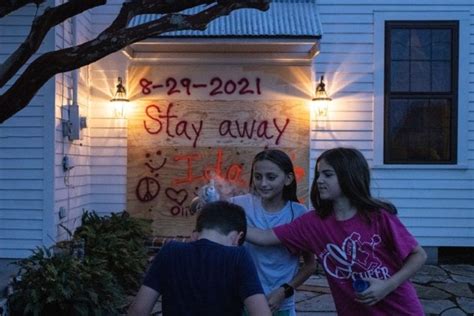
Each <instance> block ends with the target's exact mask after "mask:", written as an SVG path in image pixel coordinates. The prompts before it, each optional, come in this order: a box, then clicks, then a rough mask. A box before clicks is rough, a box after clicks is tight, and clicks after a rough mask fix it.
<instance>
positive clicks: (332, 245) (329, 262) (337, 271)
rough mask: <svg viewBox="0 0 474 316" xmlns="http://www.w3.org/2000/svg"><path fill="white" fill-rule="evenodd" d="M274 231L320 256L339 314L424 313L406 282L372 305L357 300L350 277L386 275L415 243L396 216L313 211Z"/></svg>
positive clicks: (298, 247) (289, 244)
mask: <svg viewBox="0 0 474 316" xmlns="http://www.w3.org/2000/svg"><path fill="white" fill-rule="evenodd" d="M273 231H274V232H275V235H276V236H277V237H278V239H279V240H280V241H281V242H282V243H283V244H284V245H285V246H286V247H287V248H288V249H289V250H290V251H292V252H295V251H299V250H306V251H310V252H312V253H314V254H316V255H317V256H318V259H319V262H320V263H321V264H322V266H323V268H324V270H325V271H326V276H327V278H328V283H329V287H330V288H331V293H332V295H333V297H334V301H335V304H336V309H337V313H338V315H339V316H344V315H348V316H356V315H361V316H362V315H364V316H367V315H377V316H378V315H424V312H423V307H422V306H421V303H420V301H419V300H418V297H417V295H416V291H415V288H414V287H413V285H412V284H411V282H409V281H406V282H404V283H403V284H401V285H400V286H399V287H398V288H397V289H395V290H394V291H393V292H391V293H390V294H388V295H387V296H386V297H385V298H384V299H383V300H382V301H380V302H379V303H377V304H376V305H374V306H367V305H364V304H361V303H358V302H356V301H355V292H354V290H353V288H352V281H353V279H354V278H357V277H358V276H364V277H373V278H378V279H382V280H385V279H388V278H390V277H391V276H392V275H393V274H395V273H396V272H397V271H398V270H400V268H401V267H402V265H403V261H404V260H405V259H406V258H407V256H408V255H409V254H410V253H411V252H412V250H413V249H414V248H415V247H416V246H417V245H418V243H417V242H416V240H415V239H414V238H413V236H412V235H411V234H410V233H409V232H408V230H407V229H406V228H405V226H404V225H403V224H402V223H401V222H400V220H399V219H398V217H397V216H396V215H392V214H389V213H388V212H386V211H381V212H377V213H373V214H372V215H371V223H370V224H369V223H368V222H367V221H366V220H364V219H363V218H362V216H361V215H359V214H356V215H355V216H354V217H352V218H350V219H348V220H344V221H338V220H336V218H335V216H334V215H333V214H332V215H330V216H328V217H327V218H325V219H321V217H319V216H318V215H316V213H315V212H314V211H311V212H309V213H306V214H305V215H303V216H301V217H299V218H297V219H296V220H294V221H293V222H291V223H289V224H286V225H282V226H278V227H275V228H274V229H273Z"/></svg>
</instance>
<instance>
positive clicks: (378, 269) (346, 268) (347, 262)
mask: <svg viewBox="0 0 474 316" xmlns="http://www.w3.org/2000/svg"><path fill="white" fill-rule="evenodd" d="M380 242H381V238H380V236H379V235H377V234H374V235H373V236H372V237H371V239H370V241H363V240H361V236H360V234H359V233H356V232H353V233H352V234H351V235H350V236H349V237H346V238H345V239H344V241H343V242H342V245H341V246H340V247H339V246H338V245H336V244H332V243H328V244H327V245H326V249H325V250H324V251H323V252H322V253H321V254H320V258H322V261H323V266H324V270H325V271H326V272H327V273H328V274H329V275H331V276H332V277H334V278H337V279H349V278H351V279H353V280H354V279H355V278H362V277H372V278H377V279H381V280H386V279H388V278H390V274H389V272H388V268H387V267H386V266H383V265H382V262H381V260H380V259H379V258H377V257H376V256H375V249H376V247H377V246H378V245H379V244H380Z"/></svg>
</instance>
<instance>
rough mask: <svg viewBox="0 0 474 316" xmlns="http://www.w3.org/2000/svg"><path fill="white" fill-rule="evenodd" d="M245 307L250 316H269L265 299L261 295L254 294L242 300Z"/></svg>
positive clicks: (268, 308)
mask: <svg viewBox="0 0 474 316" xmlns="http://www.w3.org/2000/svg"><path fill="white" fill-rule="evenodd" d="M244 304H245V307H247V311H248V313H249V315H250V316H271V315H272V312H271V311H270V307H268V302H267V299H266V298H265V295H263V294H261V293H260V294H254V295H251V296H249V297H247V298H246V299H245V300H244Z"/></svg>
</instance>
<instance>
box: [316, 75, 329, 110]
mask: <svg viewBox="0 0 474 316" xmlns="http://www.w3.org/2000/svg"><path fill="white" fill-rule="evenodd" d="M323 81H324V76H321V80H320V81H319V83H318V85H317V86H316V92H315V94H314V98H313V99H312V100H311V101H313V102H312V103H313V108H314V109H315V110H316V111H317V113H318V117H327V115H328V107H329V102H330V101H331V100H332V99H331V98H330V97H328V94H327V93H326V85H325V84H324V82H323Z"/></svg>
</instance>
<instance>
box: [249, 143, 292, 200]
mask: <svg viewBox="0 0 474 316" xmlns="http://www.w3.org/2000/svg"><path fill="white" fill-rule="evenodd" d="M263 160H268V161H271V162H273V163H274V164H275V165H277V166H278V167H279V168H280V169H281V170H282V171H283V172H284V173H285V174H290V173H291V174H293V181H292V182H291V183H290V184H289V185H285V187H284V188H283V192H282V193H283V200H285V201H293V202H298V197H297V194H296V191H297V186H296V174H295V170H294V168H293V163H292V162H291V159H290V157H289V156H288V155H287V154H286V153H285V152H284V151H281V150H279V149H266V150H264V151H261V152H259V153H258V154H257V155H255V157H254V158H253V162H252V167H251V168H250V183H249V188H250V190H251V191H253V190H254V189H255V188H254V184H253V168H254V166H255V163H256V162H257V161H263Z"/></svg>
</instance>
